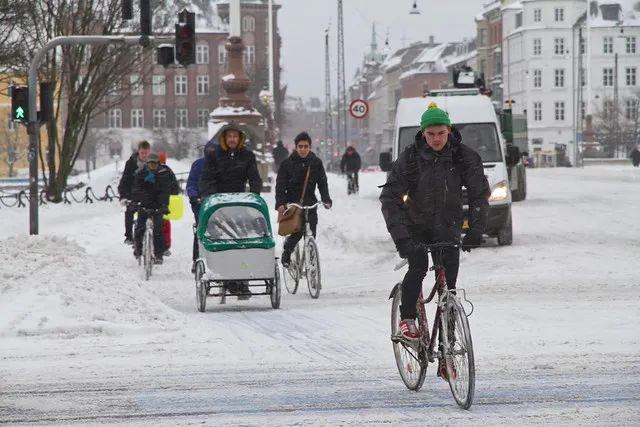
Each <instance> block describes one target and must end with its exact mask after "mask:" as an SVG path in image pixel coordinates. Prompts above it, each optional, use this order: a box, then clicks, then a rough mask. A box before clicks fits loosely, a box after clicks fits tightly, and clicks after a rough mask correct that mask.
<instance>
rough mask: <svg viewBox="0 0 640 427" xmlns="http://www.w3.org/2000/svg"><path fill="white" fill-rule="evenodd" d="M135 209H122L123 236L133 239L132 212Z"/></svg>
mask: <svg viewBox="0 0 640 427" xmlns="http://www.w3.org/2000/svg"><path fill="white" fill-rule="evenodd" d="M134 212H135V209H133V208H130V207H127V209H126V210H125V211H124V237H125V239H131V240H133V214H134Z"/></svg>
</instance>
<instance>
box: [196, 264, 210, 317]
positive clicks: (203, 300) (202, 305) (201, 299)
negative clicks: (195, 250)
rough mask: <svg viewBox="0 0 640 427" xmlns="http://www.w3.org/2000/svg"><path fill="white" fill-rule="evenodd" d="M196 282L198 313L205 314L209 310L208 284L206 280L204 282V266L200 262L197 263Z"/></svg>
mask: <svg viewBox="0 0 640 427" xmlns="http://www.w3.org/2000/svg"><path fill="white" fill-rule="evenodd" d="M194 276H195V280H196V301H197V307H198V311H199V312H201V313H204V310H205V309H206V308H207V294H208V290H207V284H206V283H205V281H204V280H202V276H204V264H203V263H202V261H198V262H197V263H196V272H195V273H194Z"/></svg>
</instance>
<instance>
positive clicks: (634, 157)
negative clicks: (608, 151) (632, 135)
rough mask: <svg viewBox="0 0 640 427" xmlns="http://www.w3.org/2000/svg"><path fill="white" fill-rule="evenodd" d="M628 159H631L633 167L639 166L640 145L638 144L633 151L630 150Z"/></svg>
mask: <svg viewBox="0 0 640 427" xmlns="http://www.w3.org/2000/svg"><path fill="white" fill-rule="evenodd" d="M629 157H631V163H632V164H633V166H634V167H636V168H637V167H638V166H640V144H638V145H637V146H636V147H635V148H634V149H633V150H631V154H630V155H629Z"/></svg>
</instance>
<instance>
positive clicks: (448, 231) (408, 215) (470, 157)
mask: <svg viewBox="0 0 640 427" xmlns="http://www.w3.org/2000/svg"><path fill="white" fill-rule="evenodd" d="M463 186H464V187H466V188H467V194H468V199H469V226H470V228H471V229H473V230H476V231H478V232H480V233H482V232H484V230H485V228H486V225H487V215H488V209H489V203H488V198H489V195H490V189H489V183H488V182H487V178H486V177H485V175H484V168H483V166H482V159H481V158H480V156H479V155H478V153H476V152H475V151H473V150H472V149H471V148H469V147H467V146H466V145H464V144H462V138H461V136H460V133H459V132H458V131H457V130H456V129H455V128H452V132H451V134H450V135H449V141H448V143H447V145H446V146H445V148H443V149H442V150H441V151H439V152H437V151H435V150H433V149H431V147H429V146H428V144H427V142H426V141H425V139H424V137H423V136H422V132H418V133H417V135H416V137H415V142H414V144H412V145H410V146H409V147H407V148H406V149H405V150H404V151H403V152H402V154H401V155H400V157H399V158H398V159H397V160H396V161H395V162H394V164H393V168H392V170H391V174H390V175H389V178H388V179H387V183H386V184H385V185H384V186H383V189H382V193H381V194H380V202H381V203H382V214H383V215H384V219H385V221H386V224H387V229H388V230H389V233H390V234H391V237H392V238H393V241H394V242H395V243H396V245H397V244H398V242H399V241H401V240H403V239H406V238H410V237H412V230H415V229H416V228H419V229H423V230H428V231H429V232H430V234H432V235H433V236H434V238H435V239H436V240H437V241H442V242H454V241H458V240H459V239H460V233H461V229H462V214H463V211H462V205H463V200H462V187H463ZM405 195H407V196H408V197H407V200H406V202H405V201H404V200H403V198H404V196H405Z"/></svg>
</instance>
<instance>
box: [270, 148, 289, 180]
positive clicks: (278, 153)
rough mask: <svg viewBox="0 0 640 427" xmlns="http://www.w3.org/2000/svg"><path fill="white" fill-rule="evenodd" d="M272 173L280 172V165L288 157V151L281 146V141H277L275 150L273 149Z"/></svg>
mask: <svg viewBox="0 0 640 427" xmlns="http://www.w3.org/2000/svg"><path fill="white" fill-rule="evenodd" d="M272 154H273V171H274V172H275V173H278V171H279V170H280V165H281V164H282V162H284V161H285V159H286V158H287V157H289V150H287V149H286V147H285V146H284V145H282V141H278V143H277V144H276V148H274V149H273V152H272Z"/></svg>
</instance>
